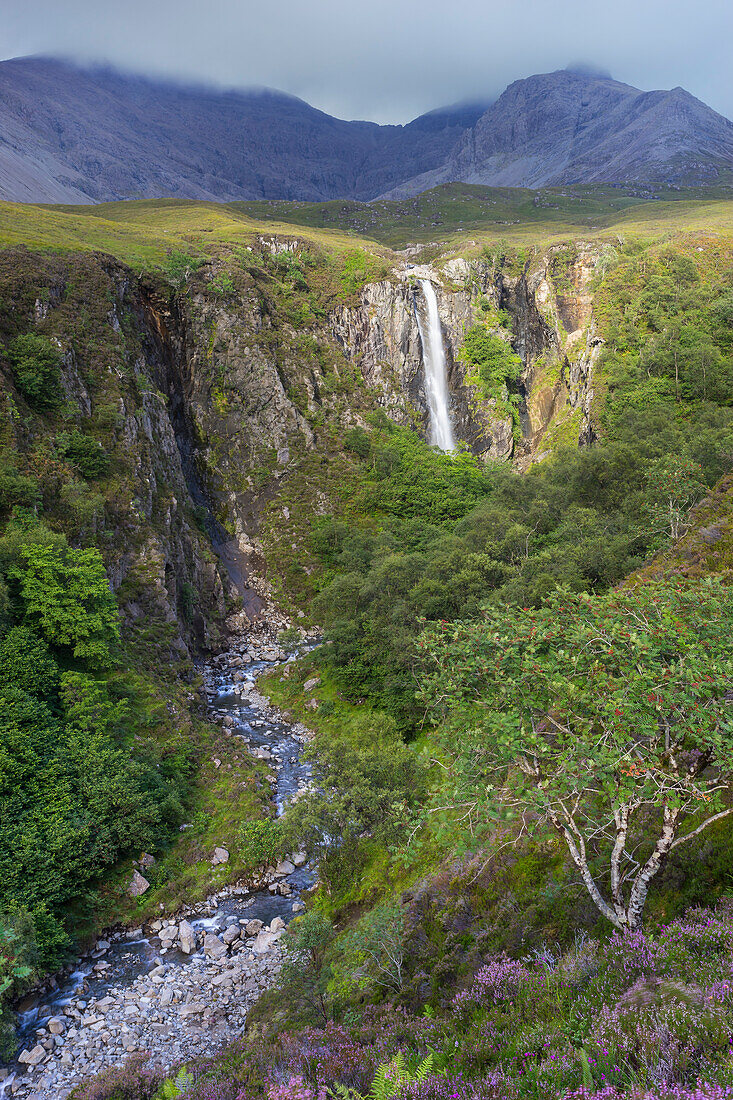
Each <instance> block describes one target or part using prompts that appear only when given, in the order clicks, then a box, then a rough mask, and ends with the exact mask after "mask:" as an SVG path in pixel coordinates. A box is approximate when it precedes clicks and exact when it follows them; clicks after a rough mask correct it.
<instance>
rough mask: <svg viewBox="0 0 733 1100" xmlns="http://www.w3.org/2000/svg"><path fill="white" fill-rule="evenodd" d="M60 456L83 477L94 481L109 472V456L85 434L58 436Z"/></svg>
mask: <svg viewBox="0 0 733 1100" xmlns="http://www.w3.org/2000/svg"><path fill="white" fill-rule="evenodd" d="M56 449H57V450H58V452H59V454H61V455H63V456H64V458H66V459H68V460H69V462H70V463H71V464H72V466H75V467H76V469H77V470H78V471H79V473H80V474H81V476H82V477H85V478H88V479H89V480H92V479H94V478H97V477H104V475H105V474H106V473H108V472H109V455H108V454H107V452H106V451H105V449H104V447H103V446H102V444H101V443H100V442H99V441H98V440H96V439H93V438H92V437H91V436H89V435H84V433H83V432H59V434H58V435H57V436H56Z"/></svg>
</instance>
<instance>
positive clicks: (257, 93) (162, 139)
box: [0, 58, 486, 203]
mask: <svg viewBox="0 0 733 1100" xmlns="http://www.w3.org/2000/svg"><path fill="white" fill-rule="evenodd" d="M485 107H486V103H482V104H477V105H470V104H461V105H458V106H457V107H455V108H447V109H443V110H439V111H434V112H431V113H430V114H428V115H425V116H423V117H422V118H418V119H415V121H414V122H412V123H410V124H409V125H407V126H378V125H376V124H375V123H373V122H344V121H342V120H340V119H336V118H332V117H331V116H330V115H327V114H325V113H324V112H323V111H318V110H316V109H315V108H313V107H311V106H309V105H308V104H307V103H304V102H303V101H302V100H300V99H296V98H295V97H294V96H288V95H284V94H282V93H280V92H274V91H269V90H265V89H257V90H250V91H244V92H221V91H216V90H212V89H209V88H205V87H192V86H185V85H181V84H175V83H171V82H166V81H156V80H148V79H144V78H140V77H136V76H130V75H124V74H121V73H117V72H115V71H112V70H109V69H81V68H78V67H76V66H74V65H71V64H67V63H65V62H63V61H58V60H54V59H48V58H20V59H16V60H12V61H4V62H2V63H0V198H5V199H11V200H15V201H19V202H66V203H70V202H71V203H80V202H81V203H85V202H101V201H105V200H113V199H123V198H159V197H162V196H174V197H178V198H196V199H212V200H234V199H263V198H264V199H268V198H278V199H307V200H311V201H319V200H325V199H333V198H344V197H349V198H355V199H368V198H373V197H374V196H376V195H378V194H380V193H381V192H382V191H385V190H387V189H389V188H391V187H394V186H397V185H398V184H400V183H402V182H403V181H404V180H407V179H409V178H410V177H412V176H414V175H416V174H417V173H420V172H425V171H429V170H430V169H433V168H437V167H439V166H440V165H442V164H443V163H444V162H445V160H446V158H447V157H448V156H449V154H450V152H451V150H452V149H453V147H454V146H455V144H456V142H457V141H458V139H459V138H460V137H461V136H462V135H463V134H464V132H465V131H466V129H467V128H469V127H470V126H472V125H473V123H474V122H476V120H477V119H478V118H479V117H480V115H481V114H482V113H483V111H484V110H485Z"/></svg>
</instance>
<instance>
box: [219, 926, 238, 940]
mask: <svg viewBox="0 0 733 1100" xmlns="http://www.w3.org/2000/svg"><path fill="white" fill-rule="evenodd" d="M221 938H222V940H223V941H224V943H229V944H232V943H234V941H235V940H238V939H239V928H238V926H237V925H236V924H230V925H229V927H228V928H227V929H226V930H225V931H224V932H222V934H221Z"/></svg>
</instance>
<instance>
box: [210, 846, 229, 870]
mask: <svg viewBox="0 0 733 1100" xmlns="http://www.w3.org/2000/svg"><path fill="white" fill-rule="evenodd" d="M228 862H229V852H228V851H227V850H226V848H214V855H213V858H212V860H211V865H212V867H216V866H217V865H218V864H220V863H228Z"/></svg>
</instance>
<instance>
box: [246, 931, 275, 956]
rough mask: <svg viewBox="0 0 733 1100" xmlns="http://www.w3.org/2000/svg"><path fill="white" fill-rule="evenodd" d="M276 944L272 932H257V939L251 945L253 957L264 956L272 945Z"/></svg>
mask: <svg viewBox="0 0 733 1100" xmlns="http://www.w3.org/2000/svg"><path fill="white" fill-rule="evenodd" d="M276 942H277V937H276V934H275V933H274V932H259V933H258V934H257V939H256V940H255V942H254V943H253V944H252V950H253V951H254V953H255V955H266V954H267V952H268V951H269V950H270V948H271V947H272V945H273V944H274V943H276Z"/></svg>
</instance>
